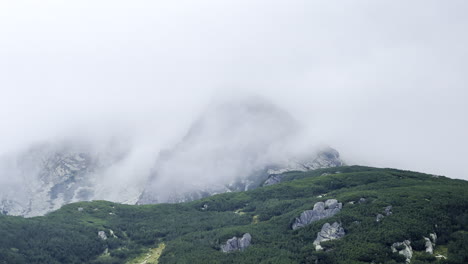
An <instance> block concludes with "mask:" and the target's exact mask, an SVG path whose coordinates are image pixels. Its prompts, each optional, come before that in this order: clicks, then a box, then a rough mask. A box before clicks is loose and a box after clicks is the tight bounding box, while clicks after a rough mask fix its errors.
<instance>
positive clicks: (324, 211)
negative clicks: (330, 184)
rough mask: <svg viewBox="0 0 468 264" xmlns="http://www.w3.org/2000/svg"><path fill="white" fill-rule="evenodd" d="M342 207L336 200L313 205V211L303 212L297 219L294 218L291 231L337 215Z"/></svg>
mask: <svg viewBox="0 0 468 264" xmlns="http://www.w3.org/2000/svg"><path fill="white" fill-rule="evenodd" d="M342 207H343V204H342V203H338V201H337V200H336V199H329V200H326V201H325V202H318V203H315V205H314V209H313V210H307V211H304V212H303V213H302V214H301V215H300V216H299V217H298V218H296V220H295V221H294V223H293V225H292V229H293V230H296V229H298V228H301V227H304V226H306V225H309V224H311V223H313V222H315V221H318V220H320V219H324V218H328V217H332V216H334V215H336V214H337V213H339V212H340V211H341V208H342Z"/></svg>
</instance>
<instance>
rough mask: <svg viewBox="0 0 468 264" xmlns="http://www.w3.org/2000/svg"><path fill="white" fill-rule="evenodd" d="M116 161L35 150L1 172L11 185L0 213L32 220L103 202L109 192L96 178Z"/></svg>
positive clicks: (70, 149) (51, 148)
mask: <svg viewBox="0 0 468 264" xmlns="http://www.w3.org/2000/svg"><path fill="white" fill-rule="evenodd" d="M120 158H121V153H116V152H114V153H110V154H107V153H93V152H91V151H85V149H83V148H78V147H75V146H69V145H67V144H57V145H49V144H42V145H38V146H35V147H34V148H31V149H29V150H27V151H25V152H23V153H21V154H19V155H18V156H17V157H16V159H15V160H14V162H10V164H9V165H8V166H9V167H10V169H9V170H3V171H2V173H11V177H14V178H15V182H14V184H12V185H11V186H9V190H10V191H9V192H8V191H7V192H2V193H1V200H0V201H1V203H0V210H1V211H2V213H3V214H9V215H23V216H26V217H32V216H38V215H44V214H45V213H48V212H50V211H53V210H56V209H59V208H60V207H61V206H63V205H65V204H68V203H72V202H77V201H90V200H94V199H102V198H105V197H106V196H105V192H106V191H107V190H109V189H110V188H109V187H108V186H105V183H104V182H102V181H100V178H99V176H100V175H101V174H103V173H104V171H105V170H106V169H108V168H109V167H110V166H112V165H113V164H114V163H116V162H117V161H118V160H119V159H120ZM5 166H6V165H5ZM137 195H138V194H137ZM137 195H136V196H137ZM134 199H135V198H134ZM120 202H123V201H120Z"/></svg>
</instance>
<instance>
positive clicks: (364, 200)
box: [358, 198, 366, 204]
mask: <svg viewBox="0 0 468 264" xmlns="http://www.w3.org/2000/svg"><path fill="white" fill-rule="evenodd" d="M365 202H366V199H365V198H360V199H359V201H358V203H360V204H362V203H365Z"/></svg>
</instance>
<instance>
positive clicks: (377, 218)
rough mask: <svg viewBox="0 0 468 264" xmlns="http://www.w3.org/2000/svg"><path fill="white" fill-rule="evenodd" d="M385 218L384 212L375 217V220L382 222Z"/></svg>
mask: <svg viewBox="0 0 468 264" xmlns="http://www.w3.org/2000/svg"><path fill="white" fill-rule="evenodd" d="M383 218H384V216H383V215H382V214H378V215H377V216H376V217H375V221H376V222H380V221H382V219H383Z"/></svg>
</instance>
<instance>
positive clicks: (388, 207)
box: [385, 205, 393, 216]
mask: <svg viewBox="0 0 468 264" xmlns="http://www.w3.org/2000/svg"><path fill="white" fill-rule="evenodd" d="M392 208H393V206H391V205H389V206H387V207H385V215H386V216H389V215H391V214H392Z"/></svg>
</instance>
